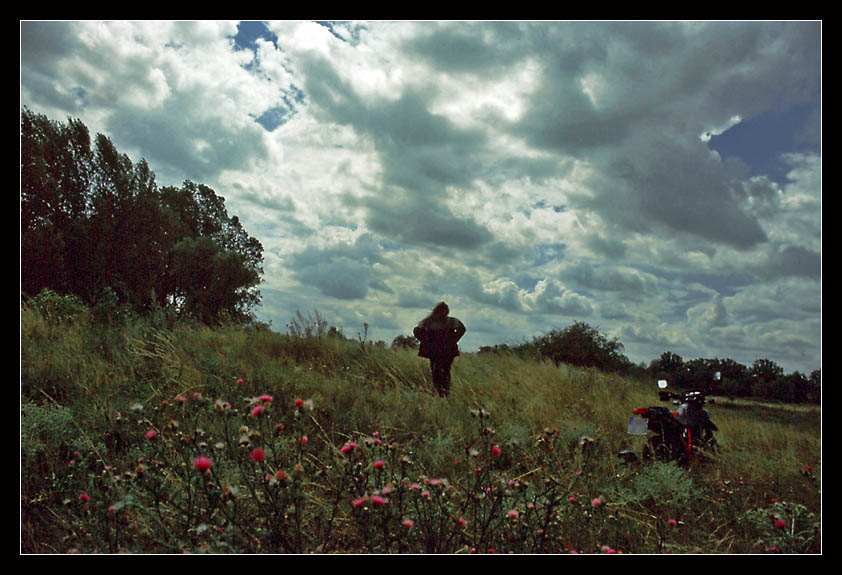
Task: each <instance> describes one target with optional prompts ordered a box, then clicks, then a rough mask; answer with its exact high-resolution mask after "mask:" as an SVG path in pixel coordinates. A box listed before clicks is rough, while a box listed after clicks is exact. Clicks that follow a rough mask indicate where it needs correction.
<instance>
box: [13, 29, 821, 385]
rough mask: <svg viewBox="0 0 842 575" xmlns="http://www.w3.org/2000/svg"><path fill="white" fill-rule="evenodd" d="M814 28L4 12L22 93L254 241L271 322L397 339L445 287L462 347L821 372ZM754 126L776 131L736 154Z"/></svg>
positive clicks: (761, 134) (758, 131)
mask: <svg viewBox="0 0 842 575" xmlns="http://www.w3.org/2000/svg"><path fill="white" fill-rule="evenodd" d="M821 30H822V28H821V23H820V22H709V23H707V22H690V23H683V22H413V21H399V22H386V21H374V22H300V21H278V22H251V23H242V24H238V23H237V22H223V21H214V22H166V21H155V22H22V23H21V100H22V103H23V104H24V105H27V106H30V107H32V108H33V109H35V110H36V111H40V112H44V113H47V114H48V115H49V116H50V117H51V118H53V119H56V120H63V119H65V118H66V117H67V116H73V117H79V118H81V119H82V120H83V121H84V122H85V124H86V125H87V126H88V127H89V129H90V130H91V132H92V133H96V132H103V133H105V134H106V135H108V136H109V137H111V138H112V139H113V141H114V143H115V145H116V146H117V147H118V149H120V150H121V151H123V152H126V153H128V154H129V155H130V156H131V157H132V158H133V159H140V158H141V157H144V158H146V159H147V161H149V163H150V165H151V167H152V169H153V170H154V171H155V172H156V175H157V176H158V177H157V180H158V182H159V184H167V185H169V184H173V185H178V184H180V182H181V181H182V180H183V179H185V178H191V179H194V180H196V181H199V182H201V183H205V184H207V185H210V186H211V187H213V188H214V189H215V190H216V191H217V193H219V194H220V195H222V196H223V197H225V198H226V206H227V207H228V210H229V212H231V213H236V214H237V215H239V216H240V217H241V220H242V221H243V225H244V226H245V228H246V229H247V230H248V231H249V232H250V233H252V234H254V235H256V236H257V237H258V239H260V240H261V243H262V244H263V245H264V247H265V249H266V262H265V264H266V265H265V269H266V274H265V278H264V279H265V289H262V290H261V291H262V292H263V295H264V297H263V300H264V303H263V309H262V311H261V312H260V313H261V314H264V317H266V318H267V319H274V321H275V324H277V325H284V324H285V323H286V322H287V321H288V320H289V319H290V318H291V317H293V315H294V313H295V311H296V309H301V310H308V309H313V308H315V307H318V308H319V310H320V312H323V313H324V315H325V316H326V317H328V319H329V321H331V322H335V323H337V324H340V325H341V324H342V323H343V322H344V323H346V328H347V329H346V331H348V330H351V331H357V330H360V329H361V326H362V324H363V323H365V322H367V323H369V325H370V326H371V328H372V330H375V331H377V330H380V331H379V332H378V333H382V335H378V333H374V334H373V335H372V334H370V335H372V336H373V337H375V338H381V339H384V340H387V341H391V339H392V338H393V337H394V335H397V333H403V334H407V333H409V331H410V330H411V326H413V325H414V324H415V323H416V322H417V321H418V319H420V317H416V316H420V315H422V314H425V313H427V312H428V311H429V309H431V308H432V306H433V305H434V304H435V303H436V302H437V301H439V300H441V299H445V300H446V301H448V303H450V304H451V309H452V310H453V312H454V314H455V315H457V316H458V317H460V318H461V319H463V321H465V323H466V324H467V325H468V330H469V331H468V333H467V334H466V336H465V339H464V340H463V341H464V345H465V346H466V347H468V348H476V347H479V346H480V345H493V344H495V343H500V342H509V343H511V342H516V341H518V340H522V339H523V338H528V337H530V336H531V335H533V334H536V333H541V332H543V331H547V330H549V329H557V328H563V327H565V326H566V325H569V324H570V323H572V322H573V321H575V320H581V321H587V322H588V323H589V324H591V325H594V326H598V327H599V328H600V329H603V330H605V331H608V332H610V334H611V335H612V336H618V337H619V338H620V340H621V341H622V342H623V344H624V345H625V348H626V352H627V353H629V354H630V357H632V359H633V360H634V361H647V362H648V361H649V360H650V359H652V358H654V357H657V356H659V355H660V353H662V352H663V351H665V350H667V349H670V350H674V351H676V352H677V353H680V354H681V355H682V356H684V357H700V356H703V355H710V356H720V357H721V356H725V355H727V354H730V353H735V354H737V353H738V354H740V356H739V357H735V359H737V360H738V361H744V362H749V363H750V362H751V361H753V359H755V357H754V356H755V354H759V356H765V357H770V358H773V359H776V358H781V361H783V359H784V358H786V361H788V362H791V365H799V366H802V367H801V369H802V370H804V369H807V367H803V366H809V368H810V369H814V368H815V367H818V366H819V365H820V361H821V329H820V326H821V148H820V141H821V139H820V138H821V113H820V111H821V91H820V90H821ZM775 119H777V122H773V121H774V120H775ZM770 122H773V123H772V124H770ZM770 125H773V126H774V127H775V129H770ZM752 138H754V139H753V140H752ZM757 138H760V141H761V143H766V142H763V139H764V138H765V139H766V140H769V141H770V142H771V140H774V143H775V145H774V146H771V145H770V146H762V148H763V150H764V153H763V154H762V155H757V154H754V155H752V154H751V153H749V151H748V150H754V151H755V152H756V151H758V150H760V148H761V146H759V145H757V144H758V140H757ZM726 144H727V145H726ZM366 318H368V319H366Z"/></svg>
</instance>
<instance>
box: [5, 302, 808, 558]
mask: <svg viewBox="0 0 842 575" xmlns="http://www.w3.org/2000/svg"><path fill="white" fill-rule="evenodd" d="M59 303H61V302H60V301H59ZM54 304H55V302H54ZM20 377H21V383H20V386H21V389H20V391H21V399H20V402H21V405H20V408H21V411H20V427H21V444H20V457H21V459H20V488H21V511H20V527H21V553H22V554H65V553H90V554H94V553H96V554H116V553H144V554H170V553H217V554H218V553H226V554H233V553H236V554H267V553H278V554H281V553H282V554H304V553H318V554H333V553H345V554H397V553H410V554H489V553H496V554H508V553H515V554H573V553H579V554H615V553H616V554H773V553H777V554H815V553H821V411H820V407H810V408H806V409H805V408H798V409H795V408H791V407H789V406H787V405H778V404H766V405H757V404H751V403H748V402H732V401H729V400H727V399H724V398H716V401H715V403H712V404H709V405H708V410H709V412H710V413H711V417H712V419H713V420H714V421H715V422H716V423H717V425H718V426H719V432H718V434H717V438H718V440H719V444H720V446H721V450H720V453H719V454H718V456H717V458H716V460H714V461H710V462H704V463H698V464H692V465H691V466H690V467H687V468H684V467H679V466H677V465H675V464H662V463H652V464H647V465H642V464H626V463H623V462H622V461H621V460H620V459H619V458H618V457H617V453H619V451H621V450H622V449H635V450H638V451H639V450H640V448H641V447H642V441H643V440H642V438H640V437H637V436H629V435H627V434H626V424H627V422H628V418H629V416H630V414H631V413H632V411H633V410H634V409H635V408H637V407H641V406H646V405H655V404H658V400H657V389H656V386H655V382H654V381H648V380H636V379H629V378H623V377H620V376H617V375H611V374H607V373H603V372H600V371H598V370H593V369H576V368H572V367H569V366H566V365H560V366H556V365H554V364H553V363H551V362H538V361H534V360H527V359H522V358H518V357H516V356H514V355H511V354H506V353H484V354H471V353H463V355H462V356H460V357H459V358H457V360H456V362H455V364H454V366H453V386H452V393H451V396H450V397H449V398H447V399H443V398H440V397H438V396H437V395H435V394H434V393H433V391H432V385H431V383H430V378H429V375H428V365H427V363H426V361H425V360H423V359H421V358H419V357H417V355H416V352H415V351H413V350H410V349H399V348H397V349H390V348H387V347H384V346H377V345H371V343H370V342H365V341H355V340H352V339H347V338H342V337H328V336H325V335H318V334H316V335H314V334H309V335H302V334H280V333H276V332H273V331H270V330H269V329H266V328H261V327H255V328H243V327H237V326H219V327H214V328H210V327H206V326H200V325H193V324H186V323H182V322H175V321H170V320H168V319H167V318H165V317H150V318H146V319H138V318H120V317H114V316H113V315H112V314H103V313H102V310H96V309H85V308H83V307H80V306H73V305H70V306H62V305H29V304H25V305H22V307H21V373H20Z"/></svg>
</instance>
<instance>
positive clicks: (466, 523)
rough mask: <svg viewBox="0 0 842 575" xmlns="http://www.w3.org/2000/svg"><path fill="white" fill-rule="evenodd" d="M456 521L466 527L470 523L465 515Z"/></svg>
mask: <svg viewBox="0 0 842 575" xmlns="http://www.w3.org/2000/svg"><path fill="white" fill-rule="evenodd" d="M456 522H457V523H459V525H461V526H462V527H465V526H467V525H468V521H467V520H466V519H465V518H464V517H461V516H460V517H459V519H457V520H456Z"/></svg>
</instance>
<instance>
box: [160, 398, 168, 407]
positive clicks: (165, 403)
mask: <svg viewBox="0 0 842 575" xmlns="http://www.w3.org/2000/svg"><path fill="white" fill-rule="evenodd" d="M169 404H170V402H169V401H167V400H166V399H165V400H164V401H162V402H161V407H166V406H168V405H169Z"/></svg>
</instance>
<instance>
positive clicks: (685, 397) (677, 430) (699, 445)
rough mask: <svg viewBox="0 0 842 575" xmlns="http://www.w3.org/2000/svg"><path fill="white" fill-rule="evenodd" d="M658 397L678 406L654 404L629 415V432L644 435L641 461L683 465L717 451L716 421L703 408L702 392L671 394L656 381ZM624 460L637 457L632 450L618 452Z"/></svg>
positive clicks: (664, 386)
mask: <svg viewBox="0 0 842 575" xmlns="http://www.w3.org/2000/svg"><path fill="white" fill-rule="evenodd" d="M658 387H659V389H660V391H659V392H658V399H660V400H661V401H672V402H673V403H674V404H675V405H676V406H678V408H677V411H674V412H673V411H671V410H670V409H668V408H666V407H664V406H660V405H656V406H649V407H641V408H638V409H635V410H634V412H633V415H632V416H631V417H630V418H629V423H628V428H627V433H628V434H629V435H646V436H647V439H646V443H645V444H644V445H643V452H642V454H641V457H642V459H643V461H644V462H650V461H661V462H670V461H676V462H677V463H678V464H679V465H687V464H689V463H690V462H691V461H699V460H706V459H709V458H710V457H711V456H713V455H715V454H716V452H717V451H718V445H717V442H716V437H714V434H713V432H714V431H718V428H717V427H716V424H715V423H714V422H713V421H712V420H711V419H710V415H709V414H708V412H707V410H706V409H705V408H704V405H705V401H706V398H705V394H704V392H702V391H685V392H681V393H672V392H671V391H668V390H667V387H668V384H667V381H666V380H664V379H662V380H660V381H658ZM619 456H620V458H621V459H623V460H624V461H626V462H635V461H637V460H638V457H637V454H636V453H635V452H634V451H632V450H624V451H622V452H620V454H619Z"/></svg>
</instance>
